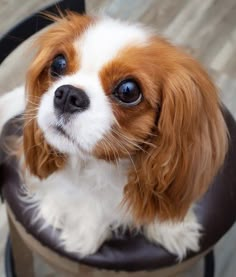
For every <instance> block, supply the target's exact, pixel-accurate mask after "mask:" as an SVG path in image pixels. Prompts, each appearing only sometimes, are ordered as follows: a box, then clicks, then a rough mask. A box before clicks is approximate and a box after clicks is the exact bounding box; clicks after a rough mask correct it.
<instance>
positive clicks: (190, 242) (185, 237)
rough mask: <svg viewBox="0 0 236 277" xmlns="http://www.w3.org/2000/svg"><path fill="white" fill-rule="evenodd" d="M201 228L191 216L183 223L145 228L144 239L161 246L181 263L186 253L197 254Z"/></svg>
mask: <svg viewBox="0 0 236 277" xmlns="http://www.w3.org/2000/svg"><path fill="white" fill-rule="evenodd" d="M201 231H202V227H201V225H200V224H199V223H198V222H197V219H196V217H195V216H194V215H193V214H192V215H190V216H188V217H187V218H186V219H185V220H184V221H183V222H179V223H172V222H164V223H163V222H161V223H160V222H155V223H153V224H150V225H148V226H147V227H146V228H145V235H146V237H147V238H148V239H149V240H150V241H152V242H154V243H158V244H160V245H162V246H163V247H164V248H165V249H167V250H168V251H169V252H170V253H172V254H174V255H176V256H177V259H178V260H179V261H181V260H182V259H183V258H184V257H185V256H186V255H187V251H188V250H190V251H193V252H197V251H199V249H200V245H199V241H200V237H201Z"/></svg>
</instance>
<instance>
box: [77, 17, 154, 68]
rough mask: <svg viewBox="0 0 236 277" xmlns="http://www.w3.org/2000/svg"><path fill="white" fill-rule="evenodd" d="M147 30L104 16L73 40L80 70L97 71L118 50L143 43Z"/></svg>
mask: <svg viewBox="0 0 236 277" xmlns="http://www.w3.org/2000/svg"><path fill="white" fill-rule="evenodd" d="M148 37H149V32H148V31H147V30H146V29H145V28H144V27H141V26H140V25H134V24H133V25H132V24H129V23H126V22H120V21H118V20H114V19H111V18H105V19H102V20H100V21H98V22H97V23H96V24H94V25H91V26H90V27H89V28H88V30H87V31H86V32H85V33H84V34H83V35H82V36H81V37H80V38H79V39H77V41H76V42H75V48H76V49H78V51H79V56H80V70H83V71H86V72H91V71H93V72H97V71H99V70H100V69H101V68H102V67H103V66H104V64H106V63H107V62H109V61H111V60H112V59H113V58H114V57H115V56H116V55H117V54H118V53H119V51H120V50H121V49H122V48H124V47H126V46H128V45H130V44H134V45H140V44H141V45H145V44H146V43H147V40H148Z"/></svg>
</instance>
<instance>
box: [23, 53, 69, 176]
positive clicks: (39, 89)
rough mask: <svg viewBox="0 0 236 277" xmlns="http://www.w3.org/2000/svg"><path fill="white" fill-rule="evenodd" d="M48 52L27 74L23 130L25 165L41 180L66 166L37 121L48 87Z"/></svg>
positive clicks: (39, 57)
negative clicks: (49, 143) (42, 97)
mask: <svg viewBox="0 0 236 277" xmlns="http://www.w3.org/2000/svg"><path fill="white" fill-rule="evenodd" d="M46 50H47V49H45V50H40V51H39V52H38V54H37V55H36V58H35V60H34V62H33V64H32V65H31V67H30V69H29V71H28V74H27V78H26V79H27V83H26V92H27V93H26V97H27V99H26V103H27V106H26V111H25V122H24V130H23V150H24V156H25V165H26V167H27V168H28V169H29V170H30V172H31V173H32V174H34V175H36V176H38V177H39V178H46V177H47V176H48V175H50V174H51V173H52V172H54V171H55V170H57V169H58V168H60V167H62V166H63V165H64V157H63V156H62V155H59V154H58V153H56V151H55V150H54V149H52V148H51V147H50V146H49V145H48V144H47V143H46V141H45V139H44V136H43V134H42V131H41V130H40V129H39V127H38V124H37V121H36V117H37V109H38V105H39V102H40V98H41V96H42V93H43V92H45V91H46V89H47V86H48V80H47V79H48V76H47V72H46V71H45V69H44V67H45V56H46V55H48V53H45V51H46Z"/></svg>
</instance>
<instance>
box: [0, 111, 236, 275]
mask: <svg viewBox="0 0 236 277" xmlns="http://www.w3.org/2000/svg"><path fill="white" fill-rule="evenodd" d="M223 113H224V117H225V120H226V123H227V126H228V129H229V134H230V146H229V151H228V154H227V157H226V160H225V163H224V165H223V167H222V169H221V170H220V171H219V173H218V175H217V176H216V177H215V179H214V181H213V184H212V185H211V186H210V188H209V190H208V192H207V193H206V194H205V195H204V197H203V198H202V199H201V200H200V201H199V202H198V203H197V206H196V213H197V217H198V220H199V222H200V223H201V224H202V225H203V228H204V231H203V236H202V239H201V250H200V251H199V253H202V252H204V251H206V250H207V249H209V248H211V247H212V246H213V245H214V244H215V243H216V242H217V241H218V240H219V239H220V238H221V237H222V236H223V235H224V234H225V233H226V232H227V231H228V230H229V228H230V227H231V226H232V225H233V223H234V222H235V219H236V123H235V121H234V119H233V117H232V116H231V114H230V113H229V112H228V111H227V110H226V109H224V111H223ZM21 126H22V124H21V120H18V121H16V120H11V121H10V122H8V123H7V124H6V126H5V128H4V131H3V134H2V137H1V140H0V178H1V179H0V180H1V184H3V185H4V187H3V193H4V197H5V199H6V201H7V203H8V205H9V207H10V208H11V210H12V212H13V213H14V215H15V217H16V220H17V221H19V222H20V223H21V224H22V225H23V226H24V227H25V229H26V231H27V232H28V233H30V234H31V235H32V236H33V237H34V238H36V239H37V240H38V241H39V242H40V243H42V244H43V245H44V246H47V247H49V248H50V249H52V250H54V251H56V252H57V253H58V254H60V255H62V256H64V257H67V258H69V259H72V260H74V261H78V262H80V263H84V264H86V265H89V266H94V267H97V268H102V269H112V270H125V271H138V270H153V269H158V268H161V267H167V266H173V265H174V264H176V263H177V260H176V257H175V256H173V255H171V254H169V253H168V252H167V251H166V250H165V249H163V248H162V247H161V246H157V245H156V246H155V245H153V244H151V243H150V242H148V241H147V240H146V239H145V238H144V237H143V236H142V235H141V234H137V235H131V234H129V233H126V234H123V235H114V236H113V238H112V239H110V240H109V241H106V242H105V243H104V244H103V245H102V247H101V248H100V249H99V251H98V252H97V253H96V254H94V255H90V256H88V257H85V258H83V259H81V258H80V256H79V254H77V253H67V252H66V251H65V250H64V249H63V247H62V246H61V244H60V243H59V232H60V231H59V230H54V229H52V228H51V227H47V228H45V229H43V230H41V226H43V225H44V224H43V221H44V220H43V219H42V218H41V219H39V220H38V221H37V222H34V221H33V219H34V215H35V213H34V209H33V208H31V209H28V207H27V209H26V204H25V203H22V202H21V201H20V200H19V194H20V190H21V188H22V184H21V183H20V178H19V175H18V168H17V161H16V160H14V159H13V158H10V157H9V156H8V155H7V153H6V152H4V149H3V144H4V141H5V139H6V136H8V135H11V134H19V133H20V131H19V130H20V129H21ZM206 170H207V169H206ZM32 222H34V223H32ZM199 253H192V252H189V253H188V255H187V257H186V259H189V258H191V257H193V256H195V255H199Z"/></svg>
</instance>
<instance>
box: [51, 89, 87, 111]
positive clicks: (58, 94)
mask: <svg viewBox="0 0 236 277" xmlns="http://www.w3.org/2000/svg"><path fill="white" fill-rule="evenodd" d="M89 103H90V101H89V98H88V96H87V94H86V93H85V92H84V91H83V90H82V89H79V88H76V87H73V86H71V85H64V86H61V87H58V88H57V89H56V91H55V94H54V107H55V108H56V109H57V110H58V111H59V112H60V113H75V112H81V111H84V110H86V109H87V108H88V107H89Z"/></svg>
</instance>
